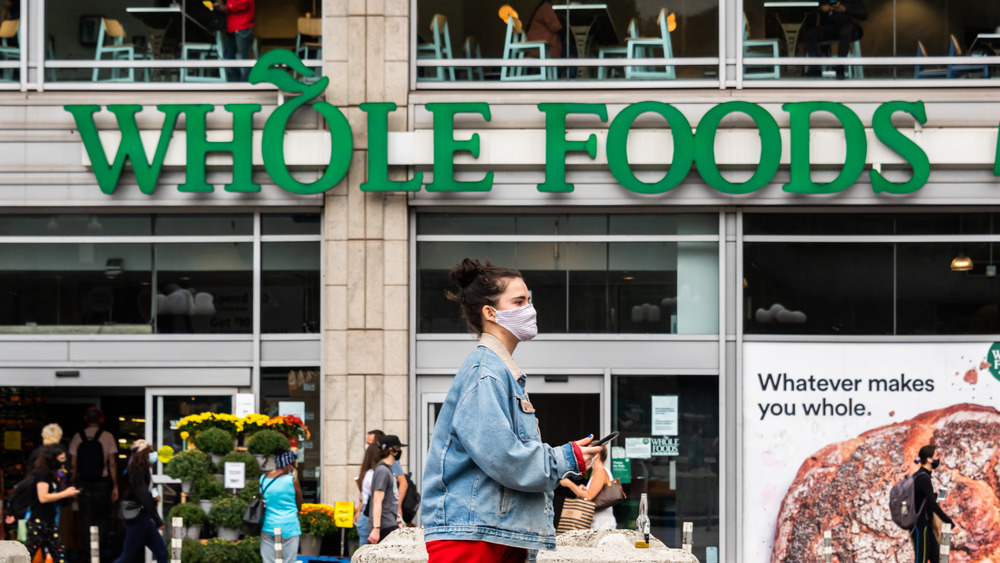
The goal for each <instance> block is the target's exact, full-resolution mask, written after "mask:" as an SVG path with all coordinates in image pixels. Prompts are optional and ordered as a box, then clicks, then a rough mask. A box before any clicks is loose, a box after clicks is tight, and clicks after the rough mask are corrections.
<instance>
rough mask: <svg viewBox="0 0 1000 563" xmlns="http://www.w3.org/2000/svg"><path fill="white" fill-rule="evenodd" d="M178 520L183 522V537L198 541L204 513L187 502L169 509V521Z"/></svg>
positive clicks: (195, 505)
mask: <svg viewBox="0 0 1000 563" xmlns="http://www.w3.org/2000/svg"><path fill="white" fill-rule="evenodd" d="M174 518H180V519H181V520H183V521H184V527H185V528H186V529H185V531H184V537H186V538H193V539H198V536H199V535H200V534H201V525H202V524H203V523H204V522H205V511H204V510H202V509H201V507H200V506H198V505H197V504H192V503H189V502H185V503H181V504H178V505H177V506H175V507H173V508H171V509H170V519H171V520H173V519H174Z"/></svg>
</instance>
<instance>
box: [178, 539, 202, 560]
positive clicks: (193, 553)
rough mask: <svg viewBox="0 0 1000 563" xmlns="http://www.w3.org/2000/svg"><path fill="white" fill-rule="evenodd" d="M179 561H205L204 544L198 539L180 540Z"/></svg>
mask: <svg viewBox="0 0 1000 563" xmlns="http://www.w3.org/2000/svg"><path fill="white" fill-rule="evenodd" d="M181 563H205V546H204V545H203V544H202V543H201V542H200V541H198V540H195V539H191V538H184V540H183V541H181Z"/></svg>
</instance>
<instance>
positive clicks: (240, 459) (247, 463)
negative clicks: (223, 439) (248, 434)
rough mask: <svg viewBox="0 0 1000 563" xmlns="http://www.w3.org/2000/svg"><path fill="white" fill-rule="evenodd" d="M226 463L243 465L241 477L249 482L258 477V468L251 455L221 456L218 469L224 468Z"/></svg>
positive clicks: (232, 453) (242, 453) (233, 454)
mask: <svg viewBox="0 0 1000 563" xmlns="http://www.w3.org/2000/svg"><path fill="white" fill-rule="evenodd" d="M226 462H237V463H242V464H243V475H244V476H245V477H246V480H247V481H248V482H249V481H250V480H251V479H256V478H257V476H258V475H260V466H259V465H257V459H256V458H254V456H253V455H252V454H249V453H247V452H230V453H228V454H226V455H224V456H222V460H221V461H220V462H219V467H225V464H226Z"/></svg>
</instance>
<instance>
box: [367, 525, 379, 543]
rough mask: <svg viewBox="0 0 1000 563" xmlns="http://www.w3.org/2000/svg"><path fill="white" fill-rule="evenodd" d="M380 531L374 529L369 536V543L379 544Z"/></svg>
mask: <svg viewBox="0 0 1000 563" xmlns="http://www.w3.org/2000/svg"><path fill="white" fill-rule="evenodd" d="M378 535H379V534H378V529H377V528H372V531H371V533H370V534H368V543H378Z"/></svg>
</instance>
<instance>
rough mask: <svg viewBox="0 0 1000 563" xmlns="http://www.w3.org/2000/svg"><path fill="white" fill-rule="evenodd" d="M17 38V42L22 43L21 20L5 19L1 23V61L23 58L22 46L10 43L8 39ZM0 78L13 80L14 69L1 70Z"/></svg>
mask: <svg viewBox="0 0 1000 563" xmlns="http://www.w3.org/2000/svg"><path fill="white" fill-rule="evenodd" d="M15 37H16V38H17V44H18V45H20V44H21V20H5V21H4V22H3V23H2V24H0V61H19V60H21V47H19V46H13V45H8V44H7V41H8V40H10V39H14V38H15ZM0 79H2V80H7V81H9V80H13V79H14V69H12V68H5V69H3V70H0Z"/></svg>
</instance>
